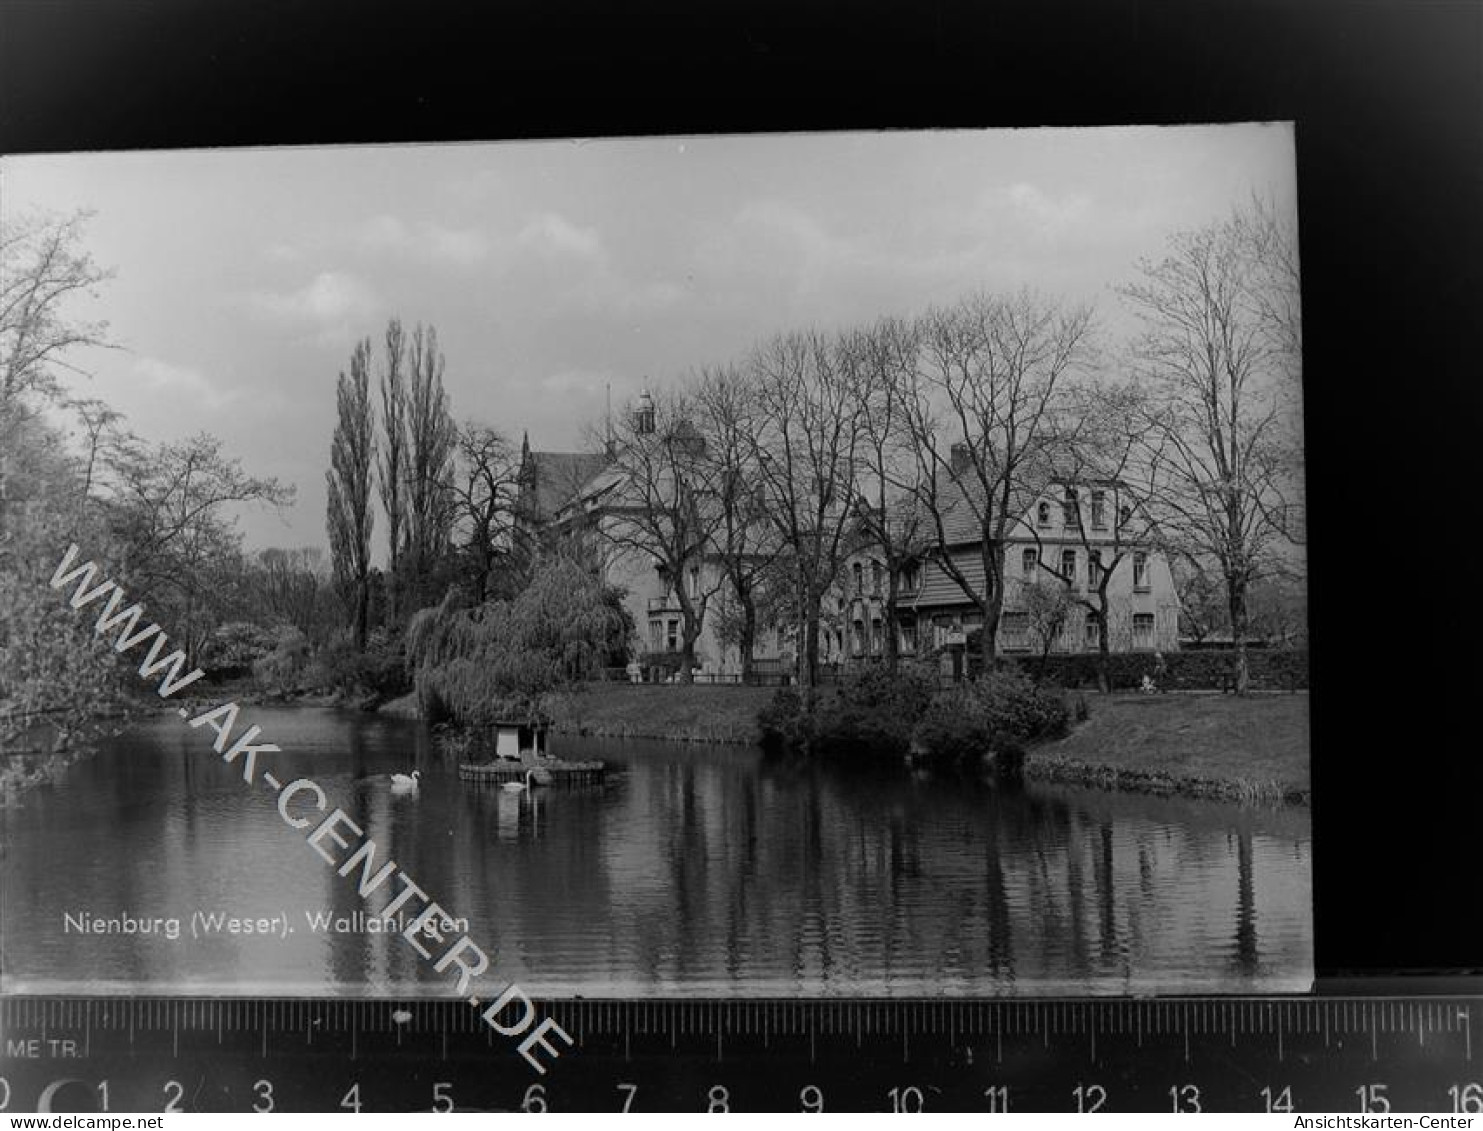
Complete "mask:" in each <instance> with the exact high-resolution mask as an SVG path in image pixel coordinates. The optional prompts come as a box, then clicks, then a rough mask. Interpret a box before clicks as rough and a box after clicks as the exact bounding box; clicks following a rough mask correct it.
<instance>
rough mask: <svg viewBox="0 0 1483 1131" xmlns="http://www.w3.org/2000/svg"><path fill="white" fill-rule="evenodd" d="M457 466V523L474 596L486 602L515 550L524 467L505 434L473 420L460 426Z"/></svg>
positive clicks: (454, 488)
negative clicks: (501, 564)
mask: <svg viewBox="0 0 1483 1131" xmlns="http://www.w3.org/2000/svg"><path fill="white" fill-rule="evenodd" d="M457 464H458V474H457V476H456V477H455V479H454V481H453V486H452V490H453V498H454V505H455V508H456V520H455V522H456V525H457V526H459V527H461V528H462V533H463V538H464V545H463V552H464V554H465V556H466V558H467V561H468V569H469V573H470V578H471V587H470V588H471V596H472V597H473V599H474V602H475V603H476V604H482V603H483V602H484V601H485V600H486V599H487V598H488V597H489V596H490V584H491V580H492V578H493V577H494V573H495V570H496V569H497V568H498V566H499V562H500V560H501V559H502V558H503V557H505V556H506V555H507V554H508V553H509V552H510V550H511V536H512V532H513V529H514V519H515V504H516V501H517V497H518V493H519V477H520V467H519V463H518V460H517V458H516V455H515V453H514V452H513V451H512V449H511V447H510V444H509V441H507V440H506V439H505V437H504V436H502V435H501V434H500V433H499V432H497V431H495V430H494V429H493V428H490V427H487V426H486V425H481V424H475V423H474V422H473V421H469V422H466V423H465V424H463V425H462V427H460V428H459V430H458V453H457Z"/></svg>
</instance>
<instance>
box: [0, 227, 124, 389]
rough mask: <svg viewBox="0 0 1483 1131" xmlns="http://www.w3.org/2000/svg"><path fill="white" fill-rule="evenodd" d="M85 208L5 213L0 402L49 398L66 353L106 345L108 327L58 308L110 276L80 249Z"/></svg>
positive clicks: (0, 258) (67, 365) (0, 264)
mask: <svg viewBox="0 0 1483 1131" xmlns="http://www.w3.org/2000/svg"><path fill="white" fill-rule="evenodd" d="M87 220H88V213H86V212H76V213H73V214H72V215H70V216H67V217H63V218H56V217H52V216H42V215H32V216H21V217H13V218H10V219H8V220H7V221H6V223H5V225H4V229H3V232H0V407H3V406H5V405H8V404H10V403H11V402H12V401H14V400H15V399H16V398H18V397H20V396H22V395H23V394H26V393H36V394H38V395H40V396H42V397H44V398H47V399H54V398H56V397H57V396H58V395H60V392H61V385H60V382H59V380H58V378H57V373H56V371H57V370H59V369H62V370H68V371H71V372H73V373H81V372H82V371H81V370H79V369H77V368H76V367H75V366H74V365H73V364H72V362H71V361H70V360H69V357H68V355H69V354H71V353H73V352H74V351H76V350H77V349H79V348H81V347H86V346H93V347H107V346H109V345H111V343H110V342H109V341H108V339H107V332H108V325H107V323H105V322H85V321H81V320H78V319H76V318H67V317H64V314H63V307H64V306H66V305H67V304H68V303H69V302H70V301H72V300H73V299H76V298H78V297H80V296H84V295H90V294H93V293H94V288H96V287H97V286H98V284H99V283H102V282H103V281H104V280H106V279H108V278H109V277H110V276H111V272H107V271H104V270H102V269H100V268H99V267H98V265H97V264H96V263H94V262H93V258H92V256H91V255H90V254H88V253H87V252H86V251H84V250H82V248H81V242H82V229H83V226H84V225H85V224H86V223H87Z"/></svg>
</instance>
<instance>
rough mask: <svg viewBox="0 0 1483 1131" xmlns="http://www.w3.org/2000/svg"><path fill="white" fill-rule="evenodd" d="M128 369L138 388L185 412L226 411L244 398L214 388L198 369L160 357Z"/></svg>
mask: <svg viewBox="0 0 1483 1131" xmlns="http://www.w3.org/2000/svg"><path fill="white" fill-rule="evenodd" d="M129 369H130V373H131V375H132V377H133V378H134V380H135V381H136V382H137V387H139V388H140V389H142V390H143V391H145V392H147V393H149V394H150V395H151V396H153V397H158V398H160V399H161V400H163V401H167V402H169V403H172V404H176V405H178V406H180V408H181V409H183V410H185V411H189V410H190V409H192V408H207V409H221V408H225V407H227V406H229V405H231V404H233V403H235V402H238V401H240V400H241V399H242V396H243V391H242V390H241V389H223V388H220V387H218V386H216V385H213V384H212V383H211V382H210V381H209V380H208V379H207V378H206V376H205V374H203V373H202V372H201V371H200V370H198V369H193V368H191V367H190V366H186V365H176V364H174V363H173V362H169V361H164V360H162V359H161V358H158V357H138V358H135V359H134V362H133V364H132V365H131V366H130V367H129Z"/></svg>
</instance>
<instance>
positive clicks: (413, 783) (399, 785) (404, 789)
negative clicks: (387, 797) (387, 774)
mask: <svg viewBox="0 0 1483 1131" xmlns="http://www.w3.org/2000/svg"><path fill="white" fill-rule="evenodd" d="M420 777H422V771H421V770H413V771H412V772H411V773H410V774H392V775H391V790H392V792H393V793H414V792H416V790H417V779H418V778H420Z"/></svg>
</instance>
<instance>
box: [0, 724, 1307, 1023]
mask: <svg viewBox="0 0 1483 1131" xmlns="http://www.w3.org/2000/svg"><path fill="white" fill-rule="evenodd" d="M253 721H254V722H257V723H259V724H260V725H262V726H263V729H264V732H265V734H266V735H267V736H268V737H269V738H270V739H271V740H272V741H275V742H277V743H278V744H279V745H280V746H282V747H283V749H284V751H285V753H283V754H278V755H273V756H272V758H273V759H274V761H273V763H272V766H273V769H274V771H275V773H277V774H278V776H279V777H280V778H282V779H284V780H287V778H288V777H291V776H297V775H305V776H309V777H312V778H314V779H315V780H316V781H318V782H319V783H320V784H321V785H322V786H323V787H324V789H325V792H326V794H327V795H328V796H329V797H330V799H331V802H332V804H338V805H341V806H343V807H344V808H345V810H346V812H347V813H348V814H349V815H350V816H351V818H352V819H353V820H354V821H355V823H356V824H357V825H358V826H360V827H361V828H362V829H364V830H366V832H367V834H368V835H370V836H371V837H372V838H374V839H375V841H376V842H377V846H378V850H379V851H380V852H383V853H385V854H387V855H388V856H389V857H390V858H394V859H395V860H396V861H397V862H398V863H399V864H400V865H401V866H402V868H403V869H405V870H406V871H407V872H408V873H409V874H410V875H412V876H413V877H414V878H415V879H416V881H417V883H418V884H419V885H420V886H421V887H423V888H424V889H426V890H427V891H428V892H429V893H431V894H432V895H433V897H434V898H436V899H437V900H438V902H439V903H440V904H442V905H443V906H444V907H445V908H448V909H449V910H450V911H451V912H452V913H454V914H456V915H460V916H463V917H466V918H467V919H468V920H469V921H470V924H471V930H472V933H473V935H474V937H475V939H476V940H477V941H478V942H479V943H480V945H481V946H483V947H484V948H485V949H486V950H490V951H491V952H492V953H494V954H495V955H496V966H495V972H494V974H493V975H492V976H491V984H495V981H496V978H497V980H498V981H500V982H503V981H505V980H509V979H515V980H518V981H519V982H520V983H521V985H522V986H524V987H525V988H526V989H527V990H529V991H532V992H537V993H553V994H566V993H582V994H587V995H601V994H652V993H670V994H687V993H693V994H702V993H704V994H725V995H738V994H840V995H855V994H897V995H906V994H911V995H919V994H928V995H933V994H991V993H1021V992H1064V993H1085V992H1110V993H1124V992H1134V991H1136V992H1154V991H1160V992H1173V991H1185V992H1194V991H1211V990H1232V991H1235V990H1239V991H1243V992H1252V991H1256V990H1263V991H1266V990H1284V989H1302V988H1306V986H1307V984H1308V981H1309V979H1310V977H1311V966H1312V942H1311V930H1310V919H1311V913H1310V881H1309V874H1310V863H1309V823H1308V815H1307V812H1306V811H1304V810H1281V811H1253V810H1242V809H1239V808H1235V807H1229V806H1222V805H1214V804H1208V803H1194V802H1181V801H1171V800H1165V799H1158V798H1146V797H1137V796H1130V795H1117V794H1108V793H1101V792H1095V791H1082V790H1073V789H1065V788H1051V787H1039V786H1031V787H1027V788H1023V789H1010V788H1002V787H995V786H994V785H993V784H990V783H986V782H982V781H977V780H974V779H971V778H941V777H931V776H923V775H915V776H911V775H906V774H902V773H895V772H890V773H879V774H861V773H843V772H840V771H839V770H837V769H830V768H827V767H819V766H816V765H809V764H801V763H798V762H796V761H787V760H766V759H763V758H762V757H761V756H760V755H758V754H756V753H755V752H752V751H739V750H719V749H714V748H709V749H689V748H685V747H666V746H663V745H660V744H649V745H639V744H625V745H617V744H604V743H600V742H591V741H588V742H581V743H578V742H574V741H573V742H567V743H565V744H564V751H565V752H568V753H572V754H575V755H578V756H583V757H592V756H596V757H602V758H605V759H607V760H608V761H609V762H610V763H611V764H612V766H613V772H612V773H610V775H609V779H608V781H607V782H606V783H605V784H604V785H603V786H600V787H579V788H560V787H556V788H549V789H540V790H537V791H535V792H534V794H513V793H508V792H505V791H503V790H499V789H488V788H478V787H470V786H467V785H465V784H463V783H460V782H459V781H458V780H457V779H456V777H455V776H454V775H453V774H452V773H451V772H450V771H449V769H448V768H447V767H443V766H440V765H438V764H437V761H436V758H435V757H434V754H433V751H432V748H431V746H430V744H429V742H428V739H427V735H426V733H425V732H424V731H423V730H422V728H420V727H419V726H417V725H416V724H411V723H406V722H400V721H396V720H387V719H377V718H375V717H374V716H363V715H355V714H349V713H338V712H333V711H328V710H310V709H298V710H290V709H278V710H269V709H260V710H256V711H255V712H254V716H253ZM412 767H416V768H420V769H421V770H422V774H423V778H422V788H421V789H420V791H419V793H418V795H416V796H413V797H402V796H394V795H392V794H391V792H390V789H389V786H388V783H387V778H386V775H387V774H389V773H390V772H392V771H393V770H403V771H405V770H407V769H410V768H412ZM0 830H3V836H4V844H5V858H4V867H3V894H0V910H3V916H0V945H3V951H0V975H3V978H4V987H5V988H6V989H7V990H10V991H19V990H32V991H42V990H48V989H49V990H59V989H64V988H65V989H73V990H75V989H102V988H117V989H124V988H129V989H149V990H157V991H158V990H185V989H198V990H206V989H210V990H220V991H239V992H256V993H268V992H279V993H282V992H304V993H311V992H327V991H337V992H338V991H344V992H358V991H369V992H380V993H385V992H389V991H391V990H393V989H402V990H405V989H406V988H408V987H409V986H411V985H413V984H416V983H423V984H425V987H426V988H427V989H428V990H429V991H430V992H434V991H436V990H437V989H439V988H441V987H442V986H443V985H444V982H443V979H442V977H441V976H440V975H438V974H436V973H435V972H434V971H432V969H431V967H430V965H429V964H427V963H425V962H422V961H420V960H419V959H418V956H417V955H416V954H415V953H414V952H413V951H412V950H411V948H410V947H409V946H407V944H405V943H404V942H403V941H402V940H401V939H400V938H399V937H398V936H397V935H396V934H395V933H371V932H368V931H364V930H353V931H349V932H346V933H337V932H333V931H324V930H315V929H313V928H312V926H311V924H310V922H309V919H308V918H307V915H306V913H326V912H327V913H328V915H329V917H330V919H331V920H333V919H335V918H345V919H350V918H351V917H352V916H353V915H354V913H355V912H358V911H363V910H365V905H364V904H363V903H362V901H361V899H360V897H359V896H358V894H357V892H356V888H355V884H354V882H353V880H348V879H343V878H341V877H340V876H338V875H337V874H336V872H335V871H334V869H333V868H331V867H330V866H329V865H327V864H326V863H324V862H323V861H322V860H321V859H320V858H319V857H318V856H317V855H315V853H314V852H313V851H312V850H311V849H310V848H308V847H307V846H306V844H305V843H304V840H303V837H302V834H296V833H295V832H294V831H293V830H291V829H289V828H288V827H287V826H285V825H284V823H283V822H282V821H281V820H280V818H279V816H278V814H277V812H276V810H275V808H274V799H273V796H272V795H271V794H270V793H269V792H268V791H267V790H265V789H262V788H261V787H259V788H258V789H250V788H249V787H247V786H246V785H245V784H244V783H243V782H242V781H241V777H240V769H239V768H236V767H231V766H226V765H224V764H222V763H221V762H220V761H219V760H217V759H215V758H214V757H213V756H212V755H211V753H210V749H209V744H208V743H206V742H203V741H201V739H200V737H199V735H197V734H195V733H193V732H191V731H189V730H188V729H187V728H185V727H183V726H181V725H180V724H179V723H178V721H177V720H175V719H173V718H172V719H162V720H160V721H159V722H158V723H155V724H152V725H150V726H148V727H146V728H143V729H142V730H141V731H139V732H136V733H134V734H131V735H127V736H124V737H122V738H120V739H118V740H116V745H115V746H114V747H113V748H112V749H110V750H109V751H108V752H107V753H105V754H104V755H103V756H100V757H98V758H96V759H93V760H91V761H88V762H85V763H83V764H80V765H78V766H76V767H74V768H73V769H72V770H71V771H70V772H69V773H68V775H67V776H66V777H65V779H64V780H62V781H61V782H59V783H58V784H57V785H55V786H52V787H46V788H43V789H40V790H38V791H36V792H35V793H33V794H32V795H31V796H30V797H28V799H27V802H26V804H25V806H24V807H23V808H19V809H10V810H6V811H4V813H3V815H0ZM203 910H204V911H207V912H210V911H219V912H226V913H229V914H234V915H241V916H259V915H262V916H272V915H279V914H283V915H286V916H287V917H288V921H289V922H290V923H291V924H292V925H293V927H294V931H293V933H292V934H290V935H288V936H287V937H284V938H270V937H263V936H247V935H238V936H230V935H221V934H212V935H209V936H207V937H200V938H193V937H191V936H190V934H189V932H187V934H186V936H185V937H183V938H182V939H180V940H178V941H176V942H173V943H172V942H170V941H169V940H165V939H162V938H160V937H159V936H153V935H151V936H146V935H132V936H129V935H118V934H113V935H107V936H102V935H79V934H77V933H75V932H73V933H67V932H65V931H64V921H63V915H64V913H65V912H68V911H72V912H74V913H75V912H77V911H87V912H89V913H91V914H94V915H97V916H102V917H109V916H119V915H122V914H124V913H128V914H131V915H133V916H135V917H139V916H155V915H166V916H167V915H176V916H180V917H181V918H182V919H185V920H189V918H190V916H191V914H192V913H193V912H196V911H203Z"/></svg>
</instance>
